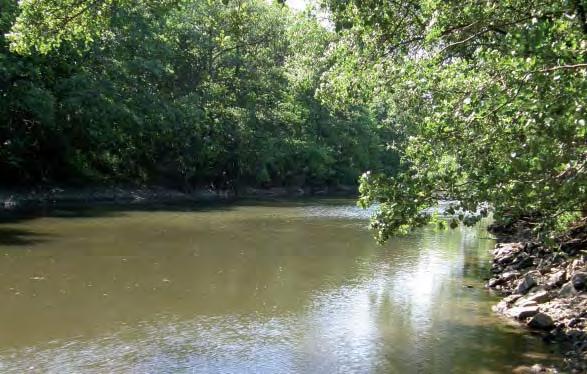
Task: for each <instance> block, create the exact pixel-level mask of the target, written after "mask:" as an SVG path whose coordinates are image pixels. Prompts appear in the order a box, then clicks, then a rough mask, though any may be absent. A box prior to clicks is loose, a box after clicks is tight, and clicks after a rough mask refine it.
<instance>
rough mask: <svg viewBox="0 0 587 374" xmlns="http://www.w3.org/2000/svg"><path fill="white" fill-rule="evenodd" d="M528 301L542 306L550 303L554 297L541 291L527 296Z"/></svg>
mask: <svg viewBox="0 0 587 374" xmlns="http://www.w3.org/2000/svg"><path fill="white" fill-rule="evenodd" d="M526 299H528V300H530V301H536V302H537V303H538V304H541V303H545V302H547V301H550V299H552V297H551V295H550V293H548V291H544V290H541V291H537V292H533V293H531V294H530V295H528V296H526Z"/></svg>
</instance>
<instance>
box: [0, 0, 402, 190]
mask: <svg viewBox="0 0 587 374" xmlns="http://www.w3.org/2000/svg"><path fill="white" fill-rule="evenodd" d="M0 9H1V17H2V18H1V19H0V118H2V122H1V123H0V175H2V184H3V185H23V184H27V185H31V184H32V185H36V184H55V183H61V184H63V183H67V184H88V183H93V184H95V183H139V184H142V183H146V184H165V185H171V186H176V187H180V188H186V189H189V188H192V187H194V186H208V185H212V186H214V188H238V186H327V185H338V184H355V183H356V180H357V178H358V177H359V175H360V174H361V173H362V172H364V171H365V170H371V169H374V170H383V169H385V168H392V167H393V162H391V163H390V162H389V160H390V156H389V155H387V153H386V152H385V146H384V144H385V143H386V141H387V140H386V137H387V136H388V135H389V133H388V131H387V130H386V129H383V128H381V127H380V126H379V125H378V122H377V121H376V116H375V112H374V110H373V109H372V108H371V107H370V103H362V104H361V105H352V106H346V107H344V108H342V107H339V108H331V107H328V106H327V105H325V104H323V103H322V101H321V100H320V99H319V98H318V96H317V94H316V93H317V91H318V89H319V87H320V85H321V83H322V75H323V73H324V72H325V71H327V70H329V69H330V68H331V66H333V64H334V58H335V56H332V55H331V54H329V53H328V51H329V50H330V49H331V46H332V45H335V44H336V43H337V40H338V36H337V35H336V34H335V33H334V32H333V31H330V30H327V29H326V28H325V27H323V26H322V25H321V24H320V22H319V20H318V19H317V17H316V15H315V12H313V11H312V10H311V9H308V10H307V11H306V12H292V11H291V10H290V9H289V7H287V6H284V5H283V4H281V3H279V2H275V3H269V2H267V1H264V0H242V1H212V0H210V1H208V0H166V1H159V0H157V1H154V0H106V1H103V0H81V1H80V0H43V1H40V0H24V1H20V2H19V1H17V0H0ZM391 160H392V158H391Z"/></svg>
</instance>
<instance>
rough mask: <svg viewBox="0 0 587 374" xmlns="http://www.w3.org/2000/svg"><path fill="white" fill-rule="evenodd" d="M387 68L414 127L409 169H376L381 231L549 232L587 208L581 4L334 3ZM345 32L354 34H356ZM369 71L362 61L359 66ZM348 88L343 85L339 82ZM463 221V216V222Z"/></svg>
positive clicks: (372, 197) (407, 122)
mask: <svg viewBox="0 0 587 374" xmlns="http://www.w3.org/2000/svg"><path fill="white" fill-rule="evenodd" d="M326 5H327V6H329V7H330V9H331V10H332V12H333V15H334V16H333V17H334V20H335V24H336V26H337V28H338V29H339V30H341V32H345V33H351V32H352V33H355V34H356V35H357V36H356V37H354V39H353V40H354V41H355V46H356V47H355V48H356V50H357V51H359V52H360V53H362V54H363V56H366V58H368V59H369V60H370V61H372V65H373V64H374V65H377V66H378V70H379V71H380V72H381V73H380V74H379V83H380V85H379V88H378V89H376V91H381V92H383V93H382V94H381V96H382V97H384V98H385V100H386V101H388V102H389V103H390V105H389V106H388V107H389V108H390V110H392V112H391V113H390V116H391V117H395V118H396V123H395V125H396V126H397V128H398V129H401V130H402V131H403V133H404V135H405V142H404V143H402V144H401V147H400V154H401V158H402V165H403V166H402V171H401V172H400V173H398V174H396V175H393V176H389V175H385V174H380V173H379V174H378V173H371V174H365V175H364V176H363V178H362V184H361V193H362V197H361V204H363V205H369V204H371V203H374V202H379V203H380V204H381V205H380V211H379V213H378V214H377V216H376V217H375V218H374V221H373V227H374V228H375V229H376V230H377V236H378V238H379V239H380V240H385V239H386V238H387V237H389V235H393V234H396V233H398V232H402V231H406V230H409V229H410V228H412V227H417V226H420V225H422V224H425V223H427V222H429V221H430V219H431V218H432V217H431V214H430V213H428V212H430V210H427V208H430V207H433V206H435V205H436V204H437V202H438V199H439V198H450V199H455V200H458V201H459V203H458V204H455V206H454V207H452V208H451V209H449V211H451V212H452V211H453V210H455V211H458V210H462V211H464V212H466V214H465V213H463V214H461V215H460V216H459V218H460V220H461V221H464V222H465V223H467V224H472V223H474V222H475V221H476V220H477V219H478V218H479V217H481V216H482V215H484V214H485V210H484V209H480V207H482V206H483V203H489V204H490V205H491V207H492V208H493V209H494V211H495V214H494V215H495V217H496V218H497V220H498V221H501V222H504V221H506V220H512V219H517V218H520V217H522V216H524V215H528V214H531V215H534V216H536V217H540V223H539V224H538V225H537V227H536V231H537V233H541V235H542V238H547V237H548V236H552V235H554V231H556V229H557V227H559V228H560V227H561V225H562V224H563V223H564V222H567V221H568V220H570V219H572V217H577V216H578V215H580V214H581V211H582V210H583V211H585V209H586V207H587V206H586V202H587V201H586V196H587V194H586V192H587V191H586V186H587V180H586V168H587V127H586V124H585V102H584V99H583V98H584V97H586V96H587V64H586V62H587V61H586V57H587V42H586V36H587V23H586V18H585V7H584V4H583V3H582V2H580V1H538V0H536V1H518V0H508V1H489V2H478V1H464V2H463V1H458V2H457V1H436V0H432V1H430V0H426V1H424V0H421V1H420V0H411V1H391V2H388V1H380V0H371V1H355V0H349V1H335V0H332V1H326ZM345 30H346V31H345ZM358 69H359V71H360V70H361V66H359V67H358ZM338 94H340V91H338ZM452 225H453V226H454V225H456V222H453V223H452Z"/></svg>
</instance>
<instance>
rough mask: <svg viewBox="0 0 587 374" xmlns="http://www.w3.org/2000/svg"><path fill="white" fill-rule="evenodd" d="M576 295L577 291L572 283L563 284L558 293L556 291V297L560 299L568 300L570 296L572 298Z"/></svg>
mask: <svg viewBox="0 0 587 374" xmlns="http://www.w3.org/2000/svg"><path fill="white" fill-rule="evenodd" d="M576 294H577V290H576V289H575V287H574V286H573V283H572V282H567V283H565V284H564V285H563V286H562V287H561V289H560V291H558V296H559V297H562V298H565V299H566V298H569V297H571V296H574V295H576Z"/></svg>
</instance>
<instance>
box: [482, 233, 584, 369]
mask: <svg viewBox="0 0 587 374" xmlns="http://www.w3.org/2000/svg"><path fill="white" fill-rule="evenodd" d="M586 228H587V225H586V222H582V223H581V224H579V225H577V226H576V227H575V229H574V230H572V232H571V233H570V239H568V240H567V241H565V242H563V243H561V244H560V245H559V246H558V247H556V248H548V247H546V246H544V245H542V244H540V243H537V242H533V241H519V242H502V243H499V244H497V245H496V247H495V250H494V253H493V255H494V258H493V265H492V273H493V276H492V278H491V279H490V280H489V281H488V283H487V286H488V287H489V288H491V289H493V290H496V291H497V292H499V293H500V294H502V295H503V296H504V298H503V299H502V300H501V302H499V304H497V305H496V306H494V310H495V311H496V312H498V313H500V314H502V315H504V316H507V317H508V318H511V319H515V320H517V321H519V322H520V323H522V324H525V325H526V326H527V328H528V329H530V330H533V331H535V332H539V333H540V334H542V336H543V339H544V340H546V341H548V342H552V343H553V344H557V345H558V346H559V347H560V348H561V349H562V352H564V366H563V367H562V368H560V369H561V370H563V371H564V372H571V373H585V372H587V229H586ZM539 369H540V370H542V369H544V368H542V369H541V368H539V367H536V368H534V369H531V368H528V370H539ZM544 370H546V369H544ZM520 372H540V371H520ZM543 372H556V371H543Z"/></svg>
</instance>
